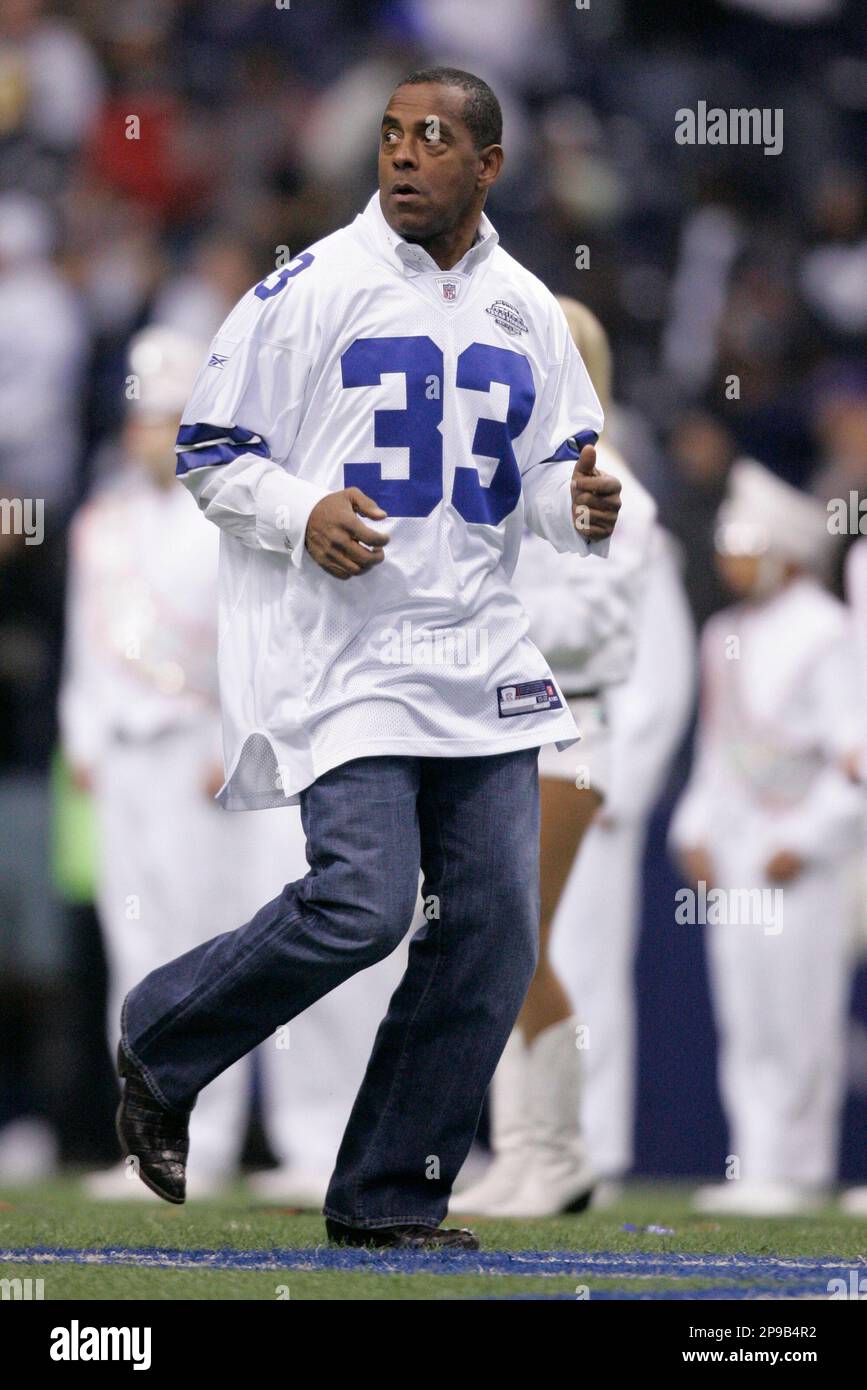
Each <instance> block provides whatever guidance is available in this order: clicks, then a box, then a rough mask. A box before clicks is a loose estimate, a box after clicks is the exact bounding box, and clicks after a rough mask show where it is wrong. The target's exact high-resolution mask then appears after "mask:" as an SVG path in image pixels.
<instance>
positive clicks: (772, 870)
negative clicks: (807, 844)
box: [765, 849, 805, 883]
mask: <svg viewBox="0 0 867 1390" xmlns="http://www.w3.org/2000/svg"><path fill="white" fill-rule="evenodd" d="M804 868H805V864H804V861H803V859H802V858H801V856H800V854H796V853H795V851H794V850H791V849H778V850H777V852H776V854H774V855H773V856H772V857H771V858H770V859H769V860H768V862H767V864H766V865H765V876H766V878H769V879H770V880H771V883H791V882H792V879H795V878H797V877H798V875H799V874H800V873H802V872H803V870H804Z"/></svg>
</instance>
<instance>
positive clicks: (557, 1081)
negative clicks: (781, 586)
mask: <svg viewBox="0 0 867 1390" xmlns="http://www.w3.org/2000/svg"><path fill="white" fill-rule="evenodd" d="M559 303H560V306H561V308H562V309H563V311H564V314H565V316H566V320H567V322H568V324H569V329H570V332H571V334H572V338H573V341H574V342H575V345H576V347H577V348H578V349H579V351H580V353H581V356H582V358H583V359H584V363H585V365H586V367H587V371H588V374H589V376H590V379H591V381H592V383H593V386H594V389H595V390H596V393H597V395H598V396H599V399H600V401H601V402H602V405H603V409H606V410H607V408H608V405H609V401H610V391H611V358H610V352H609V348H608V341H607V338H606V336H605V331H604V329H603V327H602V325H601V324H600V323H599V320H598V319H597V318H596V317H595V315H594V314H592V313H591V312H590V310H589V309H587V308H586V307H585V306H584V305H583V304H579V303H578V302H577V300H574V299H567V298H562V299H560V300H559ZM597 454H598V457H599V459H600V460H601V466H602V467H603V468H604V469H605V470H606V471H607V472H610V473H612V474H614V475H615V476H616V477H618V478H619V479H620V481H621V484H622V502H623V506H622V510H621V513H620V517H619V519H618V524H617V532H616V534H615V535H614V536H613V537H612V539H611V543H610V548H609V553H608V557H607V559H605V560H604V561H603V560H602V559H599V558H598V557H597V558H590V559H589V560H586V559H585V560H582V561H580V562H579V563H570V561H571V560H572V559H573V557H571V556H570V557H567V558H566V559H565V561H564V557H563V556H562V555H556V554H555V553H554V552H553V551H551V550H550V547H549V546H547V545H546V544H545V542H544V541H541V540H540V539H539V538H538V537H537V536H534V535H533V534H532V533H529V532H528V533H526V534H525V535H524V539H523V542H522V548H521V554H520V558H519V560H518V564H517V566H516V569H515V573H514V576H513V580H512V583H513V587H514V588H515V590H516V592H517V594H518V596H519V598H520V599H521V602H522V604H523V605H524V608H525V609H526V611H527V614H528V616H529V618H530V632H531V634H532V639H533V641H535V643H536V645H537V646H538V647H539V649H540V650H541V651H542V652H543V653H544V655H545V656H546V658H547V659H548V661H549V663H550V666H551V670H552V671H553V672H554V675H555V678H556V679H557V681H558V682H559V684H560V688H561V689H562V691H563V693H564V695H565V696H566V697H567V700H568V704H569V708H570V710H571V711H572V714H573V716H574V718H575V721H576V723H577V725H578V727H579V729H580V730H581V741H580V743H578V744H577V745H574V746H572V747H569V748H567V749H565V750H564V751H562V752H561V751H558V749H557V748H556V747H555V745H554V744H548V745H546V746H545V747H543V748H542V750H541V752H540V755H539V790H540V798H541V810H542V821H541V864H540V868H541V890H542V892H541V921H540V928H541V931H540V957H539V964H538V966H537V969H536V974H535V977H534V979H533V981H532V984H531V985H530V989H529V992H528V994H527V998H526V1001H525V1003H524V1007H523V1009H522V1010H521V1013H520V1015H519V1018H518V1021H517V1024H516V1026H515V1028H514V1030H513V1032H512V1034H511V1036H510V1038H509V1041H508V1043H507V1044H506V1048H505V1051H504V1053H503V1056H502V1058H501V1060H500V1063H499V1066H498V1067H497V1071H496V1074H495V1076H494V1081H493V1085H492V1088H491V1147H492V1150H493V1154H494V1158H493V1161H492V1162H491V1164H490V1165H489V1167H488V1168H487V1170H486V1171H485V1172H484V1174H483V1175H482V1176H481V1178H480V1179H479V1180H478V1181H477V1182H474V1183H473V1184H472V1185H471V1186H470V1187H468V1188H466V1189H465V1190H463V1191H461V1192H459V1193H458V1194H457V1195H456V1196H455V1197H453V1198H452V1201H451V1203H450V1207H449V1210H450V1211H451V1212H453V1213H455V1214H458V1215H459V1214H465V1213H479V1214H484V1215H491V1216H514V1217H533V1216H547V1215H554V1214H556V1213H558V1212H564V1211H581V1210H583V1209H584V1208H585V1207H586V1206H587V1204H588V1202H589V1201H590V1198H591V1196H592V1193H593V1190H594V1186H595V1184H596V1173H595V1171H594V1163H593V1154H592V1152H588V1146H587V1143H586V1141H585V1135H584V1133H583V1131H582V1125H581V1110H582V1104H583V1100H582V1094H581V1091H582V1072H583V1070H584V1066H583V1063H584V1060H585V1058H586V1055H587V1054H586V1051H585V1047H584V1044H585V1040H587V1026H586V1013H585V1008H584V1003H585V1001H584V999H583V997H581V996H578V997H577V1000H576V994H575V990H574V985H575V975H576V970H575V968H574V964H575V962H574V959H573V958H572V956H571V955H567V966H568V968H567V972H566V974H565V976H563V977H561V976H560V975H559V974H558V972H557V971H555V969H554V968H553V966H552V962H551V959H550V956H549V944H550V941H551V935H552V931H553V928H554V919H555V914H556V915H557V920H558V921H560V920H561V913H562V912H563V910H564V905H563V902H562V895H563V890H564V886H565V884H566V882H567V880H568V879H569V876H570V871H571V870H572V869H573V865H575V863H576V856H577V857H578V858H580V859H582V860H583V856H584V852H583V850H582V851H581V854H580V855H579V850H581V846H582V842H583V841H584V837H585V835H586V833H587V830H588V827H589V826H590V825H591V822H592V821H593V818H594V817H595V816H596V814H597V812H598V811H599V808H600V806H601V805H603V803H604V800H605V797H606V795H607V791H608V787H609V783H610V779H611V766H610V763H611V745H612V733H614V737H615V738H616V731H613V730H612V728H611V719H610V698H611V695H612V693H613V691H614V689H615V688H616V687H618V686H620V685H621V683H622V682H624V681H625V679H626V677H627V676H628V675H629V673H630V671H631V669H632V667H633V664H634V661H635V652H636V636H637V627H638V616H639V609H640V606H641V593H642V589H643V586H644V584H645V583H646V579H647V573H648V568H649V564H650V553H651V547H652V545H653V543H654V532H655V517H656V506H655V504H654V502H653V499H652V498H651V496H650V494H649V493H648V492H647V491H646V490H645V488H644V487H643V486H642V484H641V483H640V482H639V481H638V479H637V478H636V477H635V476H634V475H633V474H632V473H631V471H630V470H629V468H628V467H627V465H626V463H625V461H624V460H623V458H622V457H621V455H620V454H619V453H618V452H617V451H616V450H615V449H614V448H613V447H612V445H610V444H608V443H607V442H606V441H605V440H602V441H601V442H600V443H599V445H598V446H597ZM608 867H609V861H606V871H607V869H608ZM621 867H622V868H623V871H624V873H628V868H627V866H625V865H624V866H621ZM575 907H576V904H575V903H574V901H573V902H572V904H571V907H570V909H569V913H568V920H564V921H563V932H564V934H566V935H569V936H570V937H572V938H573V944H574V948H575V953H576V954H579V955H580V954H581V951H582V946H581V944H580V942H579V940H578V937H580V935H581V925H582V924H581V923H580V922H579V921H578V920H577V919H576V912H575ZM608 927H609V923H608V920H607V916H606V915H605V914H603V920H602V921H601V922H599V924H598V930H599V931H600V932H602V933H607V931H608ZM603 989H604V986H603ZM621 1002H623V1001H621V1000H620V999H618V1004H619V1003H621ZM576 1007H577V1011H576ZM624 1007H625V1011H626V1012H627V1013H628V1012H629V1008H630V1005H629V1004H628V1003H625V1005H624ZM594 1021H595V1020H594ZM601 1032H602V1030H601V1029H600V1041H601ZM591 1045H592V1044H591Z"/></svg>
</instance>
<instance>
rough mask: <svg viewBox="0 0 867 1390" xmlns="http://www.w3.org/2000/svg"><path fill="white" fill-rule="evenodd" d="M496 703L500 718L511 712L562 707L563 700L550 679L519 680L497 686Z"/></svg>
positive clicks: (508, 715)
mask: <svg viewBox="0 0 867 1390" xmlns="http://www.w3.org/2000/svg"><path fill="white" fill-rule="evenodd" d="M497 705H498V706H499V713H500V718H501V719H509V718H510V717H511V716H512V715H513V714H541V713H542V711H543V710H547V709H562V708H563V701H562V700H561V699H560V696H559V695H558V694H557V687H556V685H555V684H554V682H553V681H552V680H541V681H521V682H520V683H519V684H515V685H498V686H497Z"/></svg>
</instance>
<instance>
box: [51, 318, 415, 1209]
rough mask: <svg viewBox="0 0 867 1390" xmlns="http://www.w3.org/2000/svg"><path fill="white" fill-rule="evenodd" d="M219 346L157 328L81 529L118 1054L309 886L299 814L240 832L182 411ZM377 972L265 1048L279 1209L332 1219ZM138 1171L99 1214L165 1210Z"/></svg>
mask: <svg viewBox="0 0 867 1390" xmlns="http://www.w3.org/2000/svg"><path fill="white" fill-rule="evenodd" d="M203 355H204V354H203V349H202V345H201V342H200V341H199V340H198V339H197V338H193V337H192V336H191V335H189V334H184V333H181V332H179V331H178V330H177V329H173V328H167V327H165V326H155V327H150V328H147V329H145V330H143V331H142V332H141V333H139V334H137V335H136V336H135V337H134V339H133V341H132V345H131V351H130V363H129V365H130V368H131V372H130V376H129V377H128V383H129V384H130V390H131V392H132V395H131V399H130V403H129V415H128V420H127V424H126V428H125V430H124V436H123V441H122V471H121V473H120V474H119V476H117V477H116V478H115V479H114V480H113V481H112V482H111V483H110V484H109V485H107V486H105V487H104V488H103V489H101V490H100V491H99V492H98V493H97V494H96V495H95V496H94V497H93V498H92V499H91V500H90V501H89V502H88V503H86V504H85V506H84V507H82V508H81V510H80V511H79V512H78V514H77V515H76V518H75V521H74V523H73V527H72V543H71V552H72V555H71V566H70V581H69V594H68V623H67V639H66V661H65V677H64V683H63V688H62V691H61V722H62V731H63V740H64V746H65V752H66V755H67V757H68V759H69V760H70V762H71V764H72V767H73V769H74V775H75V778H76V780H77V782H78V784H79V786H82V787H84V788H90V789H92V790H93V793H94V797H95V806H96V812H97V823H98V847H97V848H98V862H99V870H98V891H97V899H98V908H99V915H100V921H101V925H102V930H103V934H104V941H105V950H106V956H107V961H108V971H109V1001H108V1018H109V1020H110V1026H109V1044H110V1047H111V1051H112V1054H113V1053H114V1051H115V1049H116V1047H117V1042H118V1034H117V1020H118V1018H119V1014H120V1002H121V1000H122V999H123V997H124V995H125V994H126V993H127V992H128V990H129V989H130V988H131V986H132V984H134V983H135V982H136V980H138V979H139V978H140V976H141V975H142V974H144V973H146V972H147V971H148V970H151V969H153V968H154V967H155V966H157V965H160V964H162V963H164V962H165V961H167V960H170V959H171V958H172V957H173V956H174V955H176V954H177V952H178V950H179V949H181V948H183V947H184V945H186V946H188V947H191V946H193V945H196V944H197V943H198V942H199V941H202V940H205V939H207V938H208V937H209V936H211V935H212V934H213V933H214V932H215V931H219V930H220V928H221V924H223V925H224V926H225V928H226V929H228V927H229V926H230V925H231V924H232V923H233V921H234V919H235V917H236V916H237V915H239V914H240V915H243V914H244V913H247V914H250V913H252V912H253V911H254V909H255V907H256V904H257V903H258V902H259V900H260V899H261V897H262V896H263V895H267V894H270V895H272V896H273V895H274V894H275V893H276V892H278V890H279V889H280V888H281V887H282V884H283V871H284V869H285V866H286V861H287V857H288V861H289V866H290V869H291V870H293V871H294V872H295V873H296V874H297V875H299V876H300V875H301V874H303V873H304V872H305V871H306V867H307V860H306V855H305V848H304V833H303V830H302V827H301V820H300V815H299V812H298V809H297V808H296V807H294V806H293V807H287V808H283V809H280V810H279V811H253V812H250V813H249V814H247V815H244V816H238V815H231V814H228V813H227V812H225V811H224V810H223V809H222V808H221V807H219V806H217V805H216V804H215V803H214V801H213V797H214V796H215V795H216V793H217V792H218V791H219V789H220V787H221V786H222V783H223V762H222V750H221V732H220V718H219V705H218V699H217V685H216V679H217V673H216V659H217V630H216V629H217V558H218V551H219V532H218V531H217V530H216V529H215V528H213V527H209V526H202V525H201V520H200V518H199V515H198V512H197V509H196V507H195V505H194V503H193V502H192V500H191V499H190V497H189V496H188V495H187V493H186V490H185V489H184V488H182V487H180V486H179V484H178V482H177V480H176V477H175V450H174V442H175V436H176V434H177V423H178V419H179V418H180V413H181V410H182V409H183V406H184V404H185V402H186V399H187V397H188V395H189V392H190V389H191V387H192V383H193V380H194V378H195V375H196V373H197V371H198V368H199V367H200V365H201V363H202V360H203ZM397 957H398V958H397V959H395V960H394V961H389V962H388V963H387V964H386V966H385V968H384V969H383V968H379V969H378V970H376V971H375V972H369V971H366V972H364V975H363V977H361V976H360V977H358V978H357V979H353V980H351V981H349V982H348V984H347V985H346V986H344V987H342V988H341V989H340V990H338V991H335V994H334V995H332V996H329V997H328V998H327V999H326V1000H323V1001H321V1002H320V1003H319V1004H318V1005H316V1006H314V1008H312V1009H310V1010H307V1012H306V1013H305V1014H304V1015H302V1016H300V1017H299V1018H298V1019H297V1020H296V1021H294V1022H293V1024H292V1031H291V1036H290V1035H289V1033H288V1030H286V1031H284V1032H283V1033H280V1034H278V1035H277V1036H275V1037H274V1038H271V1039H269V1040H268V1042H266V1043H265V1044H263V1047H262V1050H261V1054H260V1055H261V1059H262V1065H263V1078H262V1081H263V1088H264V1100H265V1116H264V1118H265V1123H266V1127H267V1130H268V1133H269V1138H270V1139H271V1142H272V1144H273V1146H274V1148H275V1149H276V1152H277V1155H278V1157H279V1159H280V1166H279V1167H278V1168H277V1169H276V1170H275V1171H273V1172H266V1173H263V1174H262V1175H260V1176H259V1177H258V1179H254V1180H253V1185H254V1188H255V1190H256V1191H257V1192H258V1194H259V1195H260V1196H268V1197H272V1198H274V1197H280V1198H282V1199H284V1200H287V1201H293V1202H299V1203H301V1204H304V1205H307V1204H310V1203H316V1202H321V1201H322V1198H323V1197H324V1193H325V1189H326V1187H327V1183H328V1178H329V1175H330V1172H331V1167H332V1166H333V1163H334V1158H335V1156H336V1153H337V1148H338V1145H339V1143H340V1137H341V1134H342V1132H343V1128H344V1127H345V1124H346V1120H347V1118H348V1116H349V1111H350V1109H351V1106H352V1101H353V1098H354V1095H355V1091H356V1089H357V1087H358V1085H359V1084H360V1082H361V1077H362V1074H363V1070H364V1060H365V1058H366V1056H367V1051H368V1049H369V1048H370V1047H371V1046H372V1045H373V1037H374V1033H375V1031H376V1025H377V1022H378V1019H379V1017H380V1015H381V1011H382V1009H384V1008H385V1006H386V1005H387V1002H388V998H389V995H390V994H391V991H392V989H393V988H394V986H395V985H396V983H397V980H398V978H399V973H400V960H399V957H400V953H399V952H398V953H397ZM249 1081H250V1069H249V1066H248V1065H247V1064H246V1063H245V1062H241V1063H238V1064H237V1065H236V1066H234V1067H232V1068H230V1069H229V1070H227V1071H225V1072H223V1073H222V1074H221V1075H220V1076H219V1077H218V1078H217V1079H216V1080H215V1081H214V1082H213V1083H212V1084H211V1085H210V1086H208V1087H207V1088H206V1089H205V1090H204V1091H203V1092H202V1094H201V1096H200V1098H199V1101H198V1103H197V1105H196V1108H195V1112H194V1114H193V1118H192V1130H193V1133H194V1136H195V1138H196V1141H197V1142H196V1155H195V1166H194V1167H193V1169H192V1172H191V1175H190V1190H191V1194H192V1195H193V1196H206V1195H208V1194H210V1193H212V1192H213V1191H215V1190H217V1189H218V1188H219V1187H220V1186H222V1185H223V1184H224V1183H225V1182H226V1181H227V1180H228V1179H229V1178H230V1177H232V1176H233V1174H234V1172H235V1169H236V1166H237V1161H238V1157H239V1154H240V1150H241V1146H242V1142H243V1138H244V1132H245V1123H246V1119H247V1110H248V1104H249ZM133 1176H134V1174H132V1173H127V1172H126V1171H125V1170H124V1169H123V1168H122V1167H118V1168H112V1169H109V1170H107V1171H106V1172H102V1173H94V1174H91V1175H90V1176H89V1177H88V1178H86V1180H85V1185H86V1188H87V1191H88V1193H89V1195H90V1196H92V1197H95V1198H103V1199H112V1198H118V1197H123V1198H129V1197H141V1198H145V1199H152V1200H156V1199H155V1198H152V1194H151V1193H149V1191H148V1189H147V1188H146V1187H144V1186H143V1184H141V1183H138V1182H129V1181H127V1179H128V1178H132V1177H133Z"/></svg>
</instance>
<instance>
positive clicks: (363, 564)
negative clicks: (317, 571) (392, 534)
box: [304, 487, 389, 579]
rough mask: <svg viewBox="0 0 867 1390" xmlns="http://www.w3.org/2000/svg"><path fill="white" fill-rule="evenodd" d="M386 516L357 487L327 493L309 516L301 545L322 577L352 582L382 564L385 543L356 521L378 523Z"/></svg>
mask: <svg viewBox="0 0 867 1390" xmlns="http://www.w3.org/2000/svg"><path fill="white" fill-rule="evenodd" d="M387 515H388V513H387V512H384V511H383V510H382V508H381V507H378V506H377V505H376V503H375V502H374V501H372V499H371V498H370V497H365V495H364V493H363V492H362V491H361V490H360V489H359V488H357V487H347V488H344V489H343V491H342V492H330V493H329V494H328V496H327V497H323V499H322V501H321V502H317V503H316V506H315V507H314V508H313V510H312V512H311V513H310V517H309V519H308V522H307V533H306V535H305V537H304V544H305V545H306V547H307V549H308V550H309V551H310V554H311V555H312V556H313V559H314V560H315V561H316V563H317V565H321V566H322V568H323V569H324V570H325V571H326V573H328V574H332V575H333V576H334V578H335V579H352V578H353V577H354V576H355V575H356V574H363V573H364V571H365V570H369V569H372V568H373V566H374V565H379V564H381V563H382V560H383V558H384V557H383V553H382V551H383V546H386V545H388V539H389V538H388V536H386V535H383V533H382V532H381V531H372V530H371V529H370V527H369V526H365V525H364V524H363V522H361V521H359V520H358V518H359V517H360V516H366V517H369V518H370V520H371V521H382V520H383V518H384V517H386V516H387Z"/></svg>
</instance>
